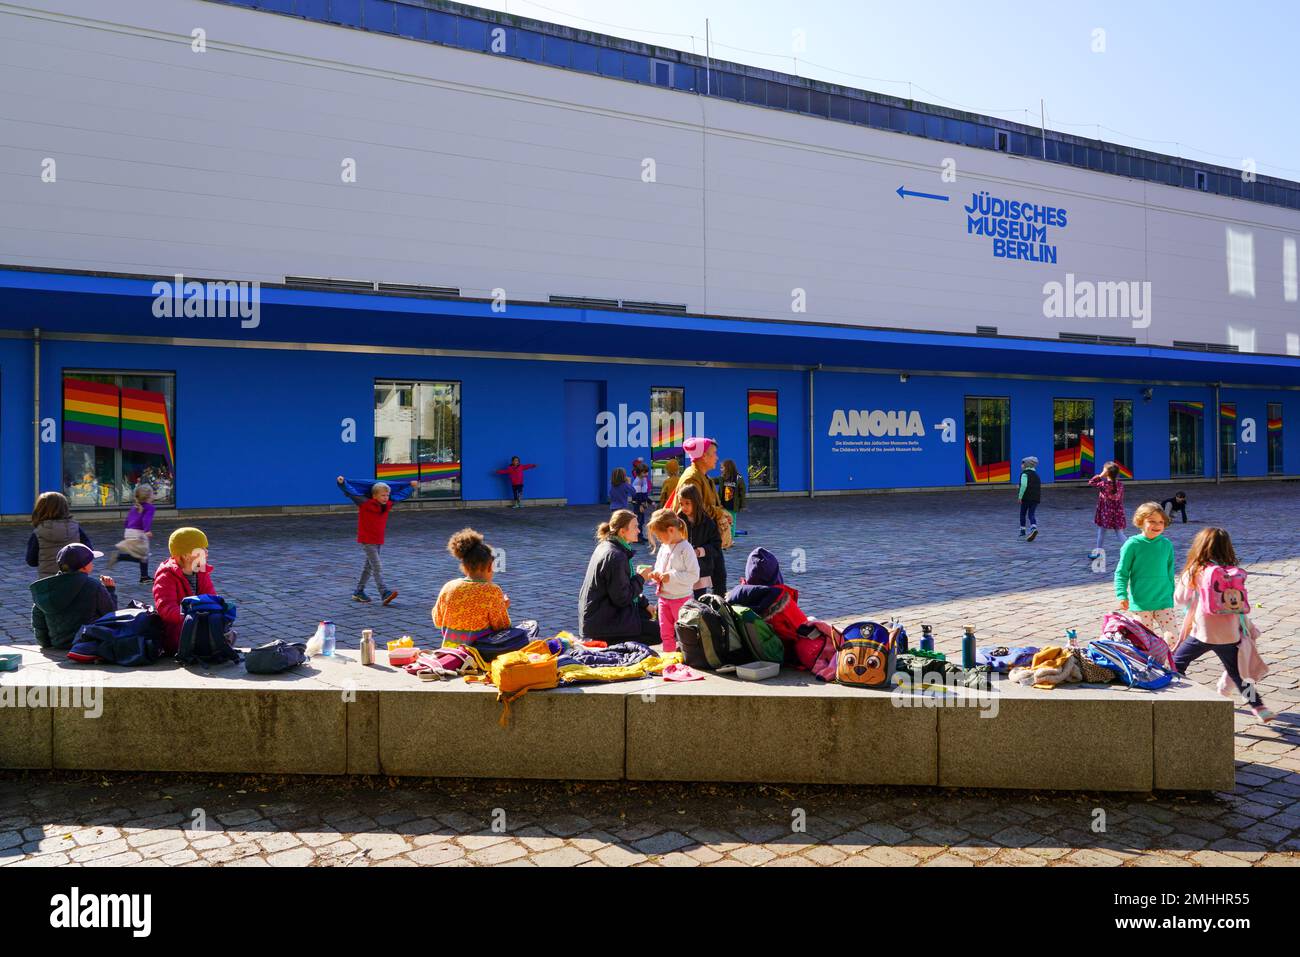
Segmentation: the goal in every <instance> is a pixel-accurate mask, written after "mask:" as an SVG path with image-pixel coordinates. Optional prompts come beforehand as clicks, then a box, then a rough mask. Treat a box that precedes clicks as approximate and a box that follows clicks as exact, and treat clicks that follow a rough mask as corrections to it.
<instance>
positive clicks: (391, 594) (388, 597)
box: [384, 588, 397, 605]
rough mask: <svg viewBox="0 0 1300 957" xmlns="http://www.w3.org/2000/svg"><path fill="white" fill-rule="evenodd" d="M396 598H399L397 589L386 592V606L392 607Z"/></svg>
mask: <svg viewBox="0 0 1300 957" xmlns="http://www.w3.org/2000/svg"><path fill="white" fill-rule="evenodd" d="M396 597H397V589H396V588H394V589H393V590H392V591H386V592H384V604H385V605H391V604H392V603H393V599H394V598H396Z"/></svg>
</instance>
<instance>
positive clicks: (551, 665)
mask: <svg viewBox="0 0 1300 957" xmlns="http://www.w3.org/2000/svg"><path fill="white" fill-rule="evenodd" d="M558 661H559V655H557V654H556V653H555V652H553V651H551V649H550V647H549V646H548V645H547V643H546V642H545V641H531V642H529V643H528V644H527V645H525V646H524V647H523V648H520V649H519V650H518V651H507V652H506V653H505V654H503V655H498V656H497V657H496V658H493V659H492V661H491V662H490V663H489V664H488V673H487V674H486V675H467V676H466V677H465V680H466V681H471V682H473V681H480V682H490V683H491V684H494V685H496V689H497V701H500V702H502V704H503V705H504V707H502V709H501V720H500V722H499V723H500V725H501V727H503V728H504V727H506V726H507V725H508V724H509V723H510V704H511V702H513V701H517V700H518V699H519V698H521V697H522V696H523V695H525V694H527V693H528V692H529V691H532V690H534V689H537V688H554V687H555V686H556V685H558V684H559V683H560V670H559V664H558Z"/></svg>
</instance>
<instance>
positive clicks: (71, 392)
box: [63, 379, 121, 449]
mask: <svg viewBox="0 0 1300 957" xmlns="http://www.w3.org/2000/svg"><path fill="white" fill-rule="evenodd" d="M120 401H121V400H120V397H119V395H118V388H117V386H115V385H108V384H107V383H104V382H84V381H82V380H81V379H64V380H63V441H65V442H76V443H79V444H82V445H98V446H101V447H105V448H112V449H115V448H117V439H118V432H119V429H120V427H121V413H120Z"/></svg>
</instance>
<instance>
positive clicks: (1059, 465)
mask: <svg viewBox="0 0 1300 957" xmlns="http://www.w3.org/2000/svg"><path fill="white" fill-rule="evenodd" d="M1052 423H1053V424H1052V453H1053V455H1052V478H1053V479H1055V480H1056V481H1070V480H1072V479H1074V480H1078V479H1090V478H1092V477H1093V476H1094V475H1095V474H1097V451H1096V445H1095V441H1094V440H1095V438H1096V434H1095V431H1094V428H1093V403H1092V399H1054V400H1052Z"/></svg>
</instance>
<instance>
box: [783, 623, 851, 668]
mask: <svg viewBox="0 0 1300 957" xmlns="http://www.w3.org/2000/svg"><path fill="white" fill-rule="evenodd" d="M842 644H844V636H843V635H842V634H840V632H839V629H837V628H836V627H835V626H834V625H830V624H828V623H826V622H824V621H818V620H817V619H816V618H809V619H808V620H807V621H806V622H804V623H803V624H802V625H800V626H799V631H798V635H797V637H796V638H795V645H794V652H795V657H796V658H798V659H799V667H800V668H801V669H802V670H804V671H811V672H812V673H813V674H814V675H816V676H817V677H818V678H820V679H821V680H822V681H834V680H835V664H836V661H835V659H836V655H837V654H838V653H839V650H840V645H842Z"/></svg>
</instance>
